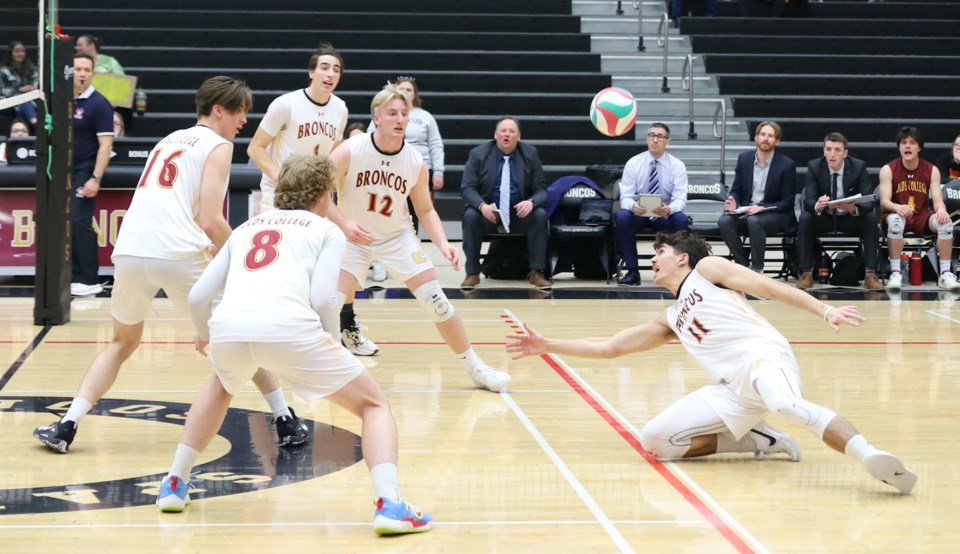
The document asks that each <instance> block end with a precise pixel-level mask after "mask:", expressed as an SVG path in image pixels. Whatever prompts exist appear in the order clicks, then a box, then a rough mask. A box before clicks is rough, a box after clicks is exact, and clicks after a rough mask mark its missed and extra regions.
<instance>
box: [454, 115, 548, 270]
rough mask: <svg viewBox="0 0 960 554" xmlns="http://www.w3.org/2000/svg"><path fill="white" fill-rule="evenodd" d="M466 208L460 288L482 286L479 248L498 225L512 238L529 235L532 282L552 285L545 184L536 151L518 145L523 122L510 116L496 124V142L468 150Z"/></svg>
mask: <svg viewBox="0 0 960 554" xmlns="http://www.w3.org/2000/svg"><path fill="white" fill-rule="evenodd" d="M460 191H461V194H462V195H463V200H464V202H465V206H464V208H463V251H464V254H465V255H466V257H467V263H466V272H467V276H466V278H465V279H464V280H463V283H461V284H460V287H461V288H464V289H473V288H476V287H477V285H479V284H480V246H481V243H482V242H483V238H484V237H485V236H486V235H487V234H488V233H492V232H494V231H496V230H497V227H498V223H499V227H501V228H502V229H503V231H506V232H509V233H510V234H517V235H520V234H526V235H527V256H528V260H529V263H530V277H529V278H530V284H531V285H533V286H534V287H536V288H541V289H544V288H550V287H552V286H553V285H552V284H551V282H550V280H549V279H548V278H547V276H546V274H545V269H544V268H545V267H546V263H547V238H548V235H547V231H548V229H547V225H548V221H547V212H546V211H545V210H544V209H543V204H544V202H546V201H547V184H546V181H545V180H544V176H543V166H542V165H541V163H540V154H539V153H538V152H537V149H536V148H535V147H533V146H530V145H528V144H526V143H523V142H521V141H520V122H519V121H517V118H515V117H512V116H506V117H503V118H501V119H500V121H498V122H497V127H496V130H495V132H494V134H493V140H491V141H489V142H486V143H484V144H481V145H480V146H477V147H476V148H474V149H473V150H471V151H470V155H469V157H468V158H467V163H466V165H464V167H463V181H462V182H461V183H460Z"/></svg>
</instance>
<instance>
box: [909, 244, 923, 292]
mask: <svg viewBox="0 0 960 554" xmlns="http://www.w3.org/2000/svg"><path fill="white" fill-rule="evenodd" d="M910 284H911V285H913V286H919V285H922V284H923V257H921V256H920V251H919V250H917V251H915V252H914V253H913V255H912V256H910Z"/></svg>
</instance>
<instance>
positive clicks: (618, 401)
mask: <svg viewBox="0 0 960 554" xmlns="http://www.w3.org/2000/svg"><path fill="white" fill-rule="evenodd" d="M668 303H669V301H668V300H659V299H653V300H638V299H623V298H596V299H572V298H571V299H550V298H547V299H510V298H505V299H494V298H491V299H469V298H468V299H458V300H456V301H455V306H456V308H457V310H458V312H459V313H460V314H461V315H462V317H463V318H464V320H465V322H466V324H467V326H468V329H469V332H470V334H471V336H472V338H473V340H474V343H475V345H476V348H477V350H478V352H479V353H480V354H481V356H482V357H483V358H484V359H485V360H487V361H488V362H489V363H491V364H493V365H499V366H503V367H505V368H506V369H507V370H508V371H509V372H510V373H511V374H512V375H513V383H512V386H511V387H510V391H509V393H508V394H492V393H489V392H483V391H479V390H475V389H473V388H472V387H471V382H470V381H469V379H468V378H467V376H466V374H465V372H464V370H463V369H462V368H461V366H460V364H459V362H458V361H457V360H455V359H454V358H453V356H452V354H451V353H450V351H449V349H448V348H447V346H446V345H445V344H443V343H442V341H441V340H440V338H439V335H438V334H437V333H436V331H435V330H434V328H433V325H432V324H431V323H430V322H429V321H428V320H427V319H426V318H425V317H424V315H423V314H422V312H421V311H420V308H419V307H418V306H417V304H416V303H415V301H414V300H410V299H393V298H390V299H383V300H376V299H363V300H358V303H357V311H358V313H359V314H360V316H361V318H362V320H363V323H364V324H365V325H366V326H367V327H368V330H367V334H368V335H369V336H370V337H371V338H373V339H375V340H376V341H378V343H379V344H380V346H381V352H380V354H379V355H378V356H376V357H372V358H365V359H363V361H364V363H365V364H366V365H367V367H369V369H370V370H371V371H372V372H373V374H374V375H375V376H376V378H377V379H378V381H379V382H380V384H381V386H382V387H383V389H384V390H385V391H386V393H387V395H388V397H389V398H390V401H391V404H392V407H393V411H394V414H395V416H396V419H397V425H398V429H399V433H400V480H401V490H402V492H403V493H404V495H405V497H406V498H407V499H408V500H410V501H411V502H413V503H414V504H417V505H418V506H420V507H421V508H423V509H424V510H425V511H427V512H429V513H430V514H431V515H432V516H433V517H434V518H435V520H436V522H437V525H436V528H435V529H434V531H433V532H431V533H427V534H424V535H416V536H404V537H398V538H392V539H391V538H378V537H376V536H375V535H374V533H373V531H372V526H371V523H372V516H373V507H372V499H373V494H372V487H371V485H370V481H369V478H368V475H367V471H366V467H365V465H364V463H363V462H362V461H358V460H359V448H358V446H357V445H358V443H357V434H359V432H360V430H359V426H358V422H357V421H356V420H355V419H354V418H353V417H352V416H350V415H349V414H346V413H345V412H343V411H341V410H339V409H336V408H334V407H332V406H330V405H328V404H326V403H323V402H321V403H318V404H316V405H312V406H311V405H306V404H304V403H302V402H301V401H300V400H298V399H292V398H291V402H292V404H291V405H292V406H293V407H294V408H295V409H296V410H297V412H298V414H299V415H300V416H301V417H304V418H307V419H309V420H310V421H311V423H312V424H313V426H314V437H313V439H312V441H311V443H310V444H309V445H307V446H306V447H304V448H302V449H299V450H295V451H280V450H279V449H278V448H277V446H276V444H275V443H276V439H275V437H274V432H273V429H272V427H271V426H270V425H269V422H268V420H267V418H266V417H265V416H264V414H263V412H264V411H265V410H266V405H265V402H264V401H263V400H262V399H261V398H260V397H259V394H258V393H257V392H256V389H255V388H254V387H252V386H249V387H248V389H247V390H246V392H245V393H244V394H241V395H239V396H238V397H237V398H236V399H235V401H234V404H233V408H232V409H231V414H230V415H229V416H228V422H227V424H225V426H224V430H223V431H222V434H221V436H218V437H217V439H215V441H214V443H213V444H212V445H211V448H210V449H209V450H208V451H207V452H206V453H205V454H204V455H203V457H202V459H201V460H200V462H201V463H200V465H199V466H198V473H199V474H200V475H199V479H198V488H199V489H200V491H198V492H196V493H194V495H193V498H194V502H193V504H192V505H191V506H190V507H189V508H188V510H187V511H186V512H185V513H183V514H160V513H158V512H157V511H156V509H155V507H154V506H153V505H152V502H153V501H154V499H155V495H156V487H157V485H158V482H159V479H160V478H161V477H162V475H163V474H165V473H166V471H167V470H168V468H169V464H170V461H171V459H172V456H173V451H174V449H175V446H176V444H177V441H178V438H179V434H180V429H181V427H180V424H181V422H182V418H183V413H184V412H185V411H186V410H187V408H188V407H189V404H190V402H191V401H192V399H193V397H194V395H195V394H196V391H197V390H198V389H199V388H200V386H201V385H202V383H204V382H205V380H206V379H208V378H209V376H210V375H211V370H210V369H209V367H208V365H207V362H206V361H205V360H204V359H202V358H200V357H199V356H198V355H197V354H196V353H195V352H194V351H193V349H192V342H191V340H192V328H191V327H190V324H189V322H188V321H187V320H186V319H184V318H181V317H179V316H178V315H177V314H176V313H175V312H174V311H173V310H172V308H171V306H170V305H169V302H167V301H166V300H157V301H156V311H157V317H156V318H155V319H153V320H150V321H149V322H148V323H147V327H146V331H145V335H144V344H143V345H142V347H141V348H140V350H139V351H138V352H137V353H135V354H134V356H133V357H132V358H131V360H130V361H129V362H128V363H127V364H126V366H125V367H124V368H123V370H122V371H121V373H120V377H119V379H118V380H117V382H116V384H115V386H114V387H113V389H112V390H111V391H110V393H109V394H108V396H107V398H106V399H104V400H103V401H102V402H101V403H100V404H99V406H98V410H99V411H98V412H95V413H94V414H91V415H90V416H88V417H87V418H86V419H85V420H84V422H83V424H82V425H81V427H80V432H79V434H78V436H77V440H76V442H75V443H74V446H73V447H72V449H71V452H70V453H69V454H68V455H57V454H55V453H53V452H51V451H49V450H46V449H45V448H43V447H42V446H41V445H40V444H39V443H37V442H36V441H35V440H34V439H33V438H32V437H31V431H32V429H33V428H34V427H36V426H39V425H44V424H47V423H50V422H51V421H53V420H54V419H56V416H55V415H52V414H53V413H62V410H64V409H65V407H66V404H67V403H68V402H69V400H70V398H71V397H72V396H73V394H74V392H75V390H76V387H77V385H78V384H79V382H80V379H81V378H82V376H83V373H84V371H85V369H86V366H87V364H88V363H89V362H90V360H91V359H92V358H93V356H94V354H95V353H96V352H97V351H98V350H99V349H100V348H101V347H102V346H103V344H104V343H105V341H107V340H109V338H110V320H109V312H108V308H109V299H107V298H96V299H84V300H75V301H74V303H73V311H72V315H73V320H72V322H71V323H69V324H68V325H64V326H59V327H52V328H49V329H44V328H42V327H37V326H34V325H32V316H31V313H32V306H33V301H32V299H30V298H3V299H0V321H2V324H0V352H2V353H3V366H2V367H0V372H3V376H2V377H0V429H2V435H0V437H2V438H0V460H2V461H0V552H4V553H14V552H71V553H72V552H98V553H128V552H138V553H139V552H177V553H180V552H184V553H185V552H230V553H232V554H239V553H243V552H257V553H266V552H285V553H294V552H317V551H319V552H323V551H327V552H381V551H382V552H414V551H417V552H419V551H423V552H454V553H460V552H590V553H601V552H663V551H669V552H711V553H721V552H797V553H806V552H955V551H957V544H958V543H960V525H957V521H958V520H960V508H958V507H957V498H958V497H960V495H958V492H960V487H958V484H957V483H958V481H960V461H958V456H957V446H956V440H955V438H954V432H955V430H956V427H957V422H958V420H960V402H958V398H960V385H958V377H960V356H958V342H960V332H958V330H960V307H958V306H954V305H953V300H952V299H947V298H945V299H942V300H938V299H937V298H936V295H935V294H934V296H933V299H931V300H916V301H909V300H905V301H902V302H899V303H895V302H889V301H862V300H861V301H857V302H855V303H856V304H858V305H860V306H861V309H862V311H863V312H864V313H865V315H866V316H867V318H868V322H867V324H866V325H865V326H863V327H861V328H859V329H844V330H843V331H842V332H841V334H839V335H834V334H832V333H830V332H829V330H828V329H827V328H826V326H825V325H823V323H822V322H821V321H819V320H817V319H816V318H813V317H812V316H809V315H806V314H803V313H799V312H796V311H792V310H789V309H785V308H783V307H782V306H777V305H773V304H771V303H769V302H765V301H757V303H756V305H757V307H758V310H759V311H760V312H761V313H762V314H763V315H764V316H766V317H767V318H768V319H770V320H771V322H773V323H774V325H776V326H777V327H779V328H780V329H781V330H782V331H783V332H784V334H785V335H786V336H787V337H788V338H789V339H790V340H791V341H792V342H793V344H794V347H795V350H796V353H797V356H798V358H799V360H800V363H801V368H802V370H803V375H804V384H805V388H806V393H807V395H808V396H809V397H810V398H811V399H813V400H815V401H817V402H819V403H822V404H825V405H827V406H830V407H832V408H833V409H835V410H836V411H838V412H839V413H841V414H843V415H845V416H846V417H847V418H848V419H850V420H851V421H852V422H853V423H854V424H855V425H856V426H857V427H858V428H859V429H860V431H861V432H862V433H863V434H864V435H865V436H867V438H868V439H869V440H870V441H871V442H872V443H873V444H874V445H876V446H877V447H879V448H881V449H887V450H890V451H893V452H895V453H896V454H898V455H899V456H900V457H901V458H902V459H903V460H904V461H905V463H906V464H907V465H908V466H909V467H911V468H912V469H913V470H915V471H916V473H917V474H918V475H919V483H918V485H917V487H916V489H915V490H914V493H913V495H911V496H907V497H904V496H900V495H898V494H896V493H895V490H894V489H893V488H891V487H887V486H885V485H882V484H880V483H878V482H875V481H874V480H872V479H871V478H870V477H869V476H868V475H867V474H866V473H865V472H864V471H863V470H862V468H861V467H860V465H859V463H857V462H855V461H854V460H852V459H850V458H847V457H844V456H841V455H839V454H837V453H835V452H833V451H831V450H829V449H827V447H825V446H823V445H822V444H820V443H819V441H818V440H817V439H816V438H815V437H814V436H813V435H810V434H808V433H806V432H805V431H802V430H799V429H791V430H790V432H791V433H793V434H794V436H796V438H797V439H798V441H799V442H800V444H801V446H802V448H803V459H802V461H801V462H800V463H791V462H789V461H787V460H785V459H777V458H772V459H767V460H764V461H754V460H753V459H752V457H750V456H742V455H725V456H719V457H714V458H711V459H701V460H698V461H687V462H679V463H664V464H661V463H657V462H656V461H654V460H651V459H650V458H649V457H647V456H645V455H644V453H643V452H642V451H641V449H640V447H639V442H638V439H637V436H638V433H639V429H640V428H642V426H643V424H644V423H645V422H646V421H648V420H649V419H650V418H651V417H652V416H654V415H655V414H656V413H658V412H659V411H660V410H662V409H663V408H665V407H666V406H667V405H669V404H670V403H671V402H672V401H674V400H676V399H677V398H679V397H680V396H681V395H683V394H685V393H686V392H688V391H691V390H694V389H695V388H697V387H699V386H701V385H704V384H706V382H707V381H706V379H705V375H704V373H703V372H702V371H701V370H700V369H699V368H698V367H697V366H696V365H695V364H694V362H693V361H692V359H691V358H689V357H688V356H687V355H686V354H685V353H684V352H683V350H682V349H681V347H679V346H678V345H676V344H669V345H667V346H665V347H663V348H660V349H659V350H657V351H653V352H650V353H646V354H644V355H635V356H630V357H627V358H623V359H620V360H614V361H591V360H578V359H563V358H560V357H544V358H537V359H527V360H522V361H519V362H518V361H512V360H507V358H506V355H505V353H504V350H503V342H504V336H505V335H506V334H508V333H509V332H511V330H512V329H513V328H514V327H515V326H516V325H518V324H519V323H520V322H528V323H529V324H531V325H532V326H534V327H535V328H537V329H538V330H541V331H543V332H545V333H546V334H549V335H554V336H568V337H578V336H584V335H601V334H609V333H612V332H615V331H616V330H619V329H621V328H623V327H625V326H629V325H633V324H637V323H640V322H644V321H646V320H648V319H650V318H652V317H654V315H656V314H657V313H658V312H659V311H660V310H662V309H664V308H665V307H666V306H667V305H668ZM771 421H772V422H773V423H774V424H775V425H779V422H777V421H776V420H775V419H771ZM780 426H781V428H783V429H786V426H785V425H780Z"/></svg>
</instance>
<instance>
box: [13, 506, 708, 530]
mask: <svg viewBox="0 0 960 554" xmlns="http://www.w3.org/2000/svg"><path fill="white" fill-rule="evenodd" d="M191 510H193V509H192V508H191ZM161 517H167V516H161ZM170 517H176V516H170ZM614 523H617V524H620V525H650V526H660V525H664V524H667V525H684V526H699V525H702V522H699V521H691V520H674V521H663V520H648V519H635V520H629V519H628V520H617V521H615V522H614ZM596 524H597V522H596V521H594V520H592V519H589V520H556V521H553V520H545V521H441V522H436V525H437V526H443V527H452V526H460V527H505V526H514V527H530V526H536V525H553V526H555V525H596ZM369 525H371V522H369V521H364V522H359V521H344V522H339V523H331V522H323V521H302V522H289V521H288V522H264V523H249V522H244V523H239V522H238V523H96V524H90V525H86V524H83V523H76V524H67V523H63V524H45V523H40V524H37V525H26V524H22V525H0V531H2V530H5V529H180V528H204V527H246V528H260V527H267V528H269V527H366V526H369Z"/></svg>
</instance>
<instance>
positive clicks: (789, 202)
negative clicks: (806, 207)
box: [777, 160, 797, 212]
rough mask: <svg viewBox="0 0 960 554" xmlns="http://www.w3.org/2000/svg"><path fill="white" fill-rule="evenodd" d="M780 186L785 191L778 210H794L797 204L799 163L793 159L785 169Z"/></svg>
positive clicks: (778, 203)
mask: <svg viewBox="0 0 960 554" xmlns="http://www.w3.org/2000/svg"><path fill="white" fill-rule="evenodd" d="M780 187H781V190H782V192H783V197H782V198H781V199H780V201H779V202H777V211H778V212H792V211H793V210H794V209H795V207H796V205H797V164H795V163H794V162H793V161H792V160H791V161H790V165H789V166H788V167H787V168H786V169H785V170H784V171H783V177H782V179H781V181H780Z"/></svg>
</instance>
